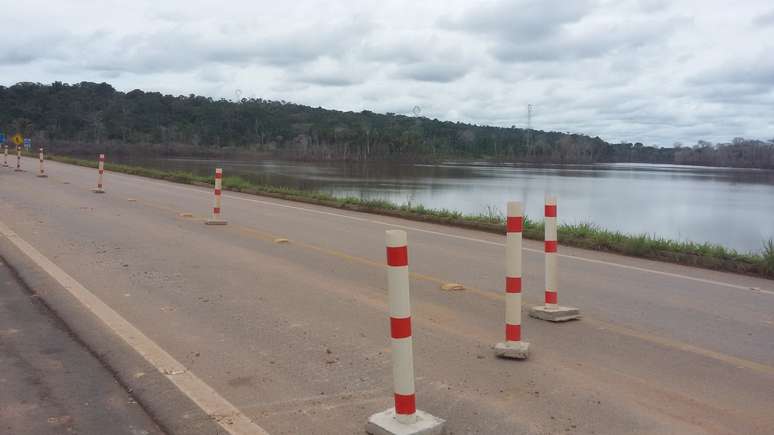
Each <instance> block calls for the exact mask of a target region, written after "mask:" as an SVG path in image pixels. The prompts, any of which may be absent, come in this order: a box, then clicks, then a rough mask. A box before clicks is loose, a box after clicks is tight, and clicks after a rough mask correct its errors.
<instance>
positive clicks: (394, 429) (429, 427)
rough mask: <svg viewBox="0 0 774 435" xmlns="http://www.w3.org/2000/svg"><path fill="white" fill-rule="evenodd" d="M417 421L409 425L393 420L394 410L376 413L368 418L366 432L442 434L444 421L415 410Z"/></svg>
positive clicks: (417, 434) (418, 434)
mask: <svg viewBox="0 0 774 435" xmlns="http://www.w3.org/2000/svg"><path fill="white" fill-rule="evenodd" d="M415 415H416V418H417V420H416V421H415V422H414V423H411V424H405V423H401V422H399V421H398V420H397V419H396V418H395V408H390V409H388V410H386V411H383V412H379V413H376V414H374V415H372V416H371V417H369V418H368V424H366V432H368V433H369V434H371V435H440V434H442V433H444V424H445V423H446V421H445V420H443V419H441V418H438V417H435V416H432V415H430V414H428V413H426V412H424V411H420V410H417V412H416V414H415Z"/></svg>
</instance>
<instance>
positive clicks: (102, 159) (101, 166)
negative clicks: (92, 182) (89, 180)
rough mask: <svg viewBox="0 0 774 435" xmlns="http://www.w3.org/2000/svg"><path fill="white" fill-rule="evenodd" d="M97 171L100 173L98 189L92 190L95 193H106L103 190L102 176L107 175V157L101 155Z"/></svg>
mask: <svg viewBox="0 0 774 435" xmlns="http://www.w3.org/2000/svg"><path fill="white" fill-rule="evenodd" d="M97 170H98V171H99V175H98V176H97V187H96V188H95V189H91V191H92V192H94V193H105V191H104V190H103V189H102V175H103V174H104V173H105V155H104V154H100V155H99V165H98V167H97Z"/></svg>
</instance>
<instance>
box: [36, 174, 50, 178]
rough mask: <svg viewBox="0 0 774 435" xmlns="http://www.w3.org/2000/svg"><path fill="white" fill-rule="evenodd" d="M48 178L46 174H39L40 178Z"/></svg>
mask: <svg viewBox="0 0 774 435" xmlns="http://www.w3.org/2000/svg"><path fill="white" fill-rule="evenodd" d="M46 177H48V175H46V174H38V178H46Z"/></svg>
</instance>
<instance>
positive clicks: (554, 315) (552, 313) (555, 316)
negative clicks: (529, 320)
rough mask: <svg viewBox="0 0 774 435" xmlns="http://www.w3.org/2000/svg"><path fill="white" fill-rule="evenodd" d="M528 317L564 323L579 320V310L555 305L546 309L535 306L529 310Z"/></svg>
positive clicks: (542, 306)
mask: <svg viewBox="0 0 774 435" xmlns="http://www.w3.org/2000/svg"><path fill="white" fill-rule="evenodd" d="M529 316H530V317H534V318H536V319H540V320H548V321H549V322H566V321H568V320H575V319H580V316H581V315H580V310H578V309H577V308H573V307H562V306H560V305H557V306H555V307H551V308H549V307H546V306H545V305H537V306H534V307H532V308H530V310H529Z"/></svg>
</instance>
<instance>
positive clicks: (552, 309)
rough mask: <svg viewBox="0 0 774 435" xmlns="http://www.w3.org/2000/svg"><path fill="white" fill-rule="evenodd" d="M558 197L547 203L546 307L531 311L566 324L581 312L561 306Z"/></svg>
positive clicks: (542, 317)
mask: <svg viewBox="0 0 774 435" xmlns="http://www.w3.org/2000/svg"><path fill="white" fill-rule="evenodd" d="M556 211H557V207H556V197H555V196H550V195H546V202H545V213H544V214H545V220H544V226H545V236H544V238H545V240H544V242H543V244H544V250H545V265H546V274H545V284H546V285H545V305H543V306H535V307H532V309H531V310H530V316H532V317H535V318H538V319H542V320H549V321H552V322H565V321H567V320H573V319H577V318H579V317H580V311H579V310H578V309H577V308H573V307H563V306H561V305H559V293H558V284H559V279H558V270H557V263H558V261H557V260H558V256H557V255H558V254H557V250H558V247H559V242H558V234H557V225H556Z"/></svg>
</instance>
